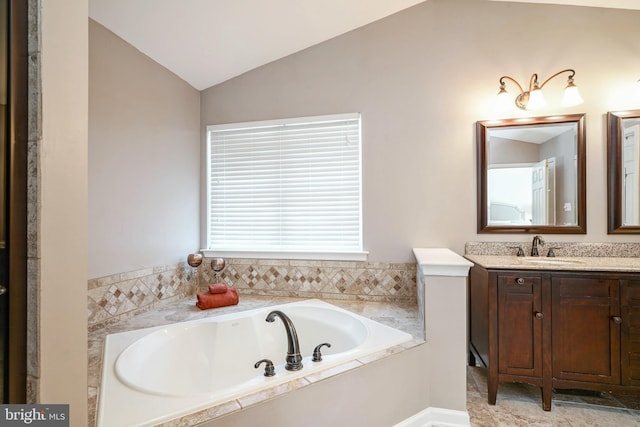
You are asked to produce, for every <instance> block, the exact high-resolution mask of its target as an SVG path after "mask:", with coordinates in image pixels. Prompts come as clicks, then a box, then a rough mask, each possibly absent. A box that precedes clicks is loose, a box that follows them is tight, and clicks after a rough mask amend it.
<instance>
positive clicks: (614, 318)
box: [611, 316, 622, 325]
mask: <svg viewBox="0 0 640 427" xmlns="http://www.w3.org/2000/svg"><path fill="white" fill-rule="evenodd" d="M611 320H613V323H615V324H616V325H619V324H621V323H622V317H620V316H613V317H612V318H611Z"/></svg>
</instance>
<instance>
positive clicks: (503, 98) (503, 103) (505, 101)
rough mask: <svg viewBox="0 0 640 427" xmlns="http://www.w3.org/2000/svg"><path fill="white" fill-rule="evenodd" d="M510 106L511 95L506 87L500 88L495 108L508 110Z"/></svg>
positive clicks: (500, 110) (496, 109)
mask: <svg viewBox="0 0 640 427" xmlns="http://www.w3.org/2000/svg"><path fill="white" fill-rule="evenodd" d="M509 107H511V97H510V96H509V93H508V92H507V91H506V90H504V88H500V92H498V96H496V100H495V102H494V104H493V108H494V110H495V111H499V112H502V111H508V110H509Z"/></svg>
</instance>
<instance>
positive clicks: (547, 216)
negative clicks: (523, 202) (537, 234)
mask: <svg viewBox="0 0 640 427" xmlns="http://www.w3.org/2000/svg"><path fill="white" fill-rule="evenodd" d="M531 194H532V199H533V200H532V205H533V209H532V215H531V217H532V223H533V224H534V225H540V224H544V225H555V223H556V160H555V159H554V158H553V157H551V158H549V159H544V160H542V161H540V162H538V163H536V164H535V165H534V166H533V170H532V173H531Z"/></svg>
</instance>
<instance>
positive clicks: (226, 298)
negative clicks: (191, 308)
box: [196, 288, 238, 310]
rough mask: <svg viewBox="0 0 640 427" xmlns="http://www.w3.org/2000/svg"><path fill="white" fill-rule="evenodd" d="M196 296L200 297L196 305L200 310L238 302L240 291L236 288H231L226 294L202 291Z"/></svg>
mask: <svg viewBox="0 0 640 427" xmlns="http://www.w3.org/2000/svg"><path fill="white" fill-rule="evenodd" d="M196 296H197V298H198V301H197V302H196V307H198V308H199V309H200V310H206V309H208V308H218V307H226V306H228V305H236V304H238V291H237V290H236V289H235V288H229V289H228V290H227V292H225V293H224V294H212V293H209V292H202V293H199V294H198V295H196Z"/></svg>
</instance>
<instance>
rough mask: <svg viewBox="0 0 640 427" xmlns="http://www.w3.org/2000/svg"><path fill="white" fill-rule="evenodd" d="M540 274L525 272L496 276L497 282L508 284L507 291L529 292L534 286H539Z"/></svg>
mask: <svg viewBox="0 0 640 427" xmlns="http://www.w3.org/2000/svg"><path fill="white" fill-rule="evenodd" d="M540 280H541V279H540V276H530V275H527V274H521V275H520V274H516V275H504V276H498V283H500V284H503V285H506V286H508V289H509V291H511V290H513V289H515V290H516V291H518V292H525V293H531V292H533V289H534V288H535V287H536V286H540Z"/></svg>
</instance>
